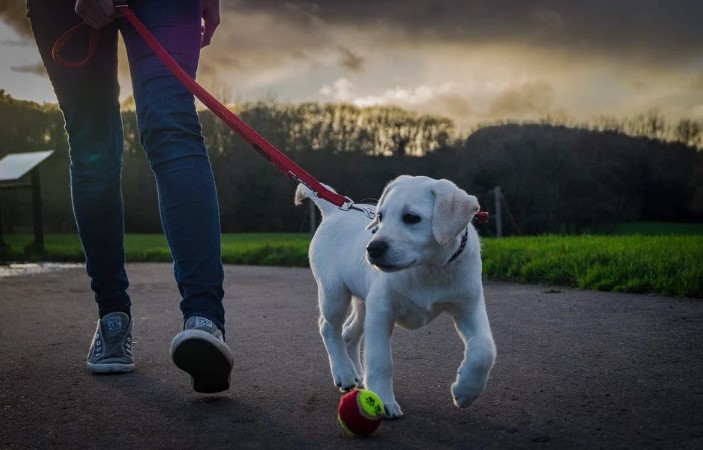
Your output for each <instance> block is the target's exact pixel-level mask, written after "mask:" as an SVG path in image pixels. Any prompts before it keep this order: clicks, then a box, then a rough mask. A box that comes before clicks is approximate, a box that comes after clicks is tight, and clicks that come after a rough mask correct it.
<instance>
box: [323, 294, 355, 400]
mask: <svg viewBox="0 0 703 450" xmlns="http://www.w3.org/2000/svg"><path fill="white" fill-rule="evenodd" d="M318 300H319V303H320V321H319V325H320V336H322V342H323V343H324V344H325V349H326V350H327V355H328V356H329V360H330V369H331V371H332V378H333V381H334V384H335V386H337V387H338V388H339V389H340V390H342V391H348V390H351V389H353V388H355V387H357V386H358V385H359V384H360V382H361V377H360V376H359V373H358V372H357V371H356V369H355V367H354V362H353V361H352V359H351V358H350V357H349V354H348V353H347V348H346V345H345V344H344V338H343V337H342V328H343V325H344V319H345V317H346V315H347V310H348V309H349V302H350V300H351V294H350V293H349V291H347V290H346V289H345V288H343V287H336V288H330V287H327V286H323V285H322V283H318Z"/></svg>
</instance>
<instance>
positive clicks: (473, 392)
mask: <svg viewBox="0 0 703 450" xmlns="http://www.w3.org/2000/svg"><path fill="white" fill-rule="evenodd" d="M479 394H481V390H480V389H479V390H477V389H474V388H472V387H471V386H466V385H462V384H461V383H459V382H458V381H455V382H454V384H452V398H453V399H454V404H455V405H456V406H457V407H459V408H467V407H469V406H471V404H472V403H473V402H475V401H476V399H477V398H478V396H479Z"/></svg>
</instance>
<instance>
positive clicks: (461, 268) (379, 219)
mask: <svg viewBox="0 0 703 450" xmlns="http://www.w3.org/2000/svg"><path fill="white" fill-rule="evenodd" d="M305 197H309V198H311V199H312V200H313V201H314V202H315V203H316V204H317V205H318V207H319V208H320V210H321V211H322V217H323V220H322V223H321V224H320V227H319V228H318V230H317V232H316V233H315V236H314V238H313V240H312V242H311V244H310V252H309V256H310V266H311V268H312V272H313V275H314V276H315V279H316V280H317V286H318V299H319V306H320V320H319V325H320V334H321V335H322V339H323V341H324V344H325V348H326V349H327V353H328V355H329V361H330V367H331V370H332V377H333V380H334V384H335V385H337V386H338V387H339V388H340V389H342V390H349V389H352V388H354V387H356V386H361V385H365V386H366V387H367V388H368V389H370V390H372V391H374V392H376V393H377V394H378V395H379V396H380V397H381V399H382V400H383V403H384V404H385V407H386V415H387V417H388V418H396V417H400V416H402V415H403V413H402V411H401V409H400V406H399V405H398V403H397V402H396V399H395V395H394V393H393V374H392V372H393V360H392V356H391V333H392V332H393V327H394V324H396V323H397V324H399V325H401V326H403V327H405V328H409V329H416V328H419V327H421V326H423V325H425V324H427V323H429V322H430V321H432V320H433V319H434V318H435V317H437V315H439V314H440V313H441V312H447V313H449V314H451V315H452V317H453V319H454V324H455V327H456V330H457V332H458V333H459V336H460V337H461V339H462V340H463V342H464V344H465V351H464V359H463V361H462V362H461V365H460V366H459V369H458V371H457V377H456V381H454V383H453V384H452V387H451V392H452V396H453V399H454V403H455V404H456V405H457V406H458V407H467V406H469V405H470V404H471V403H472V402H473V401H474V400H476V398H478V396H479V394H480V393H481V392H482V391H483V389H484V387H485V386H486V382H487V381H488V376H489V373H490V370H491V368H492V367H493V362H494V360H495V355H496V349H495V344H494V342H493V336H492V333H491V328H490V325H489V323H488V316H487V314H486V307H485V303H484V298H483V285H482V283H481V254H480V243H479V238H478V234H477V233H476V230H475V229H474V227H473V225H471V219H472V218H473V216H474V215H475V214H476V212H478V210H479V207H478V201H477V199H476V197H473V196H470V195H468V194H467V193H466V192H464V191H463V190H461V189H459V188H458V187H456V185H454V184H453V183H451V182H450V181H447V180H434V179H432V178H428V177H410V176H401V177H398V178H397V179H395V180H394V181H392V182H391V183H389V184H388V186H386V188H385V189H384V192H383V195H382V196H381V199H380V201H379V204H378V207H377V214H376V218H375V219H374V220H373V221H370V220H369V219H368V218H367V217H366V216H365V215H364V214H362V213H361V212H358V211H341V210H339V209H337V208H335V207H334V206H332V205H330V204H328V203H327V202H325V201H324V200H321V199H319V198H317V197H315V196H313V195H312V193H311V192H310V190H309V189H307V188H306V187H304V186H302V185H301V186H299V187H298V190H297V192H296V203H298V204H299V203H300V202H301V201H302V199H303V198H305ZM365 206H367V205H365ZM379 213H380V214H379ZM407 214H411V215H410V216H407ZM404 215H406V217H405V218H406V220H405V221H404V220H403V217H404ZM415 216H418V217H419V218H420V221H419V222H417V223H414V224H409V223H406V222H408V221H412V220H413V219H415V218H416V217H415ZM408 219H410V220H408ZM467 227H468V241H467V243H466V247H465V249H464V251H463V252H462V253H461V254H460V255H459V257H458V258H456V259H455V260H454V261H452V262H449V263H447V262H448V261H449V260H450V258H451V257H452V255H453V254H454V253H455V252H456V251H457V250H458V248H459V246H460V243H461V237H462V235H463V233H464V231H465V230H466V229H467ZM379 245H380V246H386V245H387V249H386V251H385V252H384V253H383V254H382V255H374V256H375V257H374V256H371V255H369V252H368V251H367V247H368V246H370V247H369V248H372V247H374V246H377V247H378V246H379ZM350 304H351V305H352V309H351V314H350V315H349V316H348V317H347V312H348V311H349V305H350ZM362 336H363V343H364V356H365V358H364V364H363V365H362V362H361V341H362ZM364 368H365V369H366V371H365V373H364V372H363V369H364ZM362 373H363V375H364V378H363V381H362V378H361V375H362Z"/></svg>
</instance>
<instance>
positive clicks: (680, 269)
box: [483, 235, 703, 298]
mask: <svg viewBox="0 0 703 450" xmlns="http://www.w3.org/2000/svg"><path fill="white" fill-rule="evenodd" d="M483 253H484V263H483V264H484V265H483V270H484V273H485V274H486V276H488V277H489V278H495V279H504V280H511V281H521V282H527V283H551V284H558V285H564V286H575V287H579V288H581V289H591V290H600V291H614V292H659V293H662V294H666V295H673V296H688V297H699V298H701V297H703V236H642V235H635V236H538V237H516V238H506V239H484V240H483Z"/></svg>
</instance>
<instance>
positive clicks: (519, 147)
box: [0, 93, 703, 234]
mask: <svg viewBox="0 0 703 450" xmlns="http://www.w3.org/2000/svg"><path fill="white" fill-rule="evenodd" d="M0 94H1V95H0V156H2V155H4V154H6V153H13V152H24V151H37V150H46V149H54V150H55V154H54V155H53V156H52V157H51V158H49V160H47V161H46V162H45V163H44V164H43V165H42V166H41V169H40V170H41V178H42V195H43V206H44V208H43V209H44V216H45V219H44V222H45V225H46V228H47V229H48V230H49V231H73V230H74V224H73V216H72V211H71V206H70V188H69V175H68V149H67V142H66V135H65V131H64V129H63V118H62V116H61V113H60V111H58V109H57V107H56V105H38V104H36V103H32V102H25V101H18V100H15V99H12V98H10V97H9V96H7V95H5V94H4V93H0ZM235 112H237V113H238V114H239V115H240V117H241V118H242V119H243V120H244V121H245V122H247V123H248V124H250V125H251V126H252V127H253V128H254V129H256V130H257V131H258V132H259V133H260V134H262V135H263V136H265V137H266V138H267V139H268V140H269V141H271V142H272V143H273V144H274V145H275V146H277V147H278V148H280V149H281V150H283V151H284V152H285V153H286V154H288V155H289V156H290V157H292V158H293V159H294V160H295V161H296V162H297V163H298V164H300V165H301V166H303V167H304V168H305V169H306V170H308V171H309V172H310V173H311V174H312V175H313V176H315V177H317V178H318V179H319V180H320V181H322V182H324V183H326V184H329V185H332V186H333V187H335V189H337V190H338V191H339V192H341V193H343V194H344V195H348V196H349V197H351V198H353V199H355V200H357V201H362V200H364V199H369V198H370V199H373V198H375V197H378V196H380V193H381V191H382V189H383V187H384V185H385V184H386V183H387V182H388V181H390V180H391V179H393V178H394V177H396V176H397V175H400V174H413V175H428V176H432V177H435V178H448V179H451V180H453V181H455V182H456V183H457V184H458V185H459V186H460V187H462V188H463V189H465V190H466V191H468V192H470V193H472V194H475V195H477V196H478V197H479V200H480V201H481V204H482V205H483V208H484V209H486V210H489V211H491V210H492V209H493V201H494V199H493V197H492V190H493V188H494V187H495V186H501V188H502V191H503V193H504V195H505V199H506V202H507V206H508V207H509V212H510V216H509V218H510V219H511V220H510V222H508V221H507V220H508V218H506V223H505V225H504V230H507V231H508V232H512V233H517V232H518V231H519V232H520V233H523V234H533V233H554V232H557V233H560V232H562V233H563V232H566V233H579V232H588V231H594V230H604V229H605V230H607V228H608V227H609V226H612V225H613V224H615V223H618V222H622V221H636V220H660V221H696V220H701V219H702V218H703V153H701V152H700V151H697V150H696V149H695V148H693V147H691V146H688V145H685V144H683V143H678V142H665V141H662V140H660V139H654V138H650V137H632V136H628V135H627V134H625V133H624V132H622V131H614V130H606V131H597V130H592V129H585V128H576V127H570V126H564V125H555V124H502V125H493V126H485V127H481V128H479V129H477V130H475V131H474V132H472V133H471V134H469V135H468V136H465V137H462V136H461V135H460V133H459V132H458V131H457V130H456V129H455V128H454V125H453V123H452V122H451V121H450V120H449V119H446V118H442V117H434V116H427V115H421V114H416V113H412V112H409V111H405V110H402V109H398V108H392V107H388V108H384V107H375V108H357V107H354V106H351V105H333V104H300V105H281V104H274V103H266V102H260V103H254V104H249V105H240V106H238V107H236V109H235ZM200 119H201V123H202V127H203V134H204V136H205V138H206V144H207V146H208V152H209V156H210V159H211V161H212V165H213V171H214V173H215V178H216V180H217V186H218V195H219V197H220V206H221V217H222V229H223V231H225V232H247V231H270V232H282V231H293V232H295V231H302V230H306V229H307V227H308V225H307V224H306V220H307V217H308V215H307V211H306V210H305V208H300V207H295V206H294V205H293V202H292V198H293V193H294V191H295V184H294V183H293V182H291V181H290V180H289V179H287V178H286V177H284V176H282V175H281V174H280V173H279V172H278V171H277V170H276V169H275V168H273V167H272V166H271V165H270V164H269V163H268V162H267V161H266V160H264V159H263V158H261V157H260V156H259V155H258V153H256V152H255V151H253V150H252V149H251V148H250V147H249V146H248V144H246V143H245V142H244V141H242V140H241V139H240V138H239V137H238V136H236V135H235V134H234V133H233V132H232V131H230V130H229V129H228V128H227V127H226V126H225V125H224V124H222V123H221V122H220V121H219V119H217V118H216V117H215V116H213V115H212V114H211V113H210V112H208V111H202V112H200ZM123 123H124V129H125V155H124V170H123V195H124V199H125V222H126V223H125V225H126V229H127V231H128V232H160V230H161V228H160V222H159V214H158V206H157V201H156V188H155V183H154V178H153V174H152V172H151V170H150V168H149V165H148V162H147V160H146V156H145V155H144V152H143V150H142V148H141V145H140V144H139V138H138V131H137V125H136V118H135V114H134V112H133V111H124V112H123ZM3 216H4V217H5V221H4V223H5V225H6V227H9V228H10V229H9V230H6V232H8V231H9V232H11V231H13V230H22V229H26V228H27V227H28V226H29V225H30V223H31V208H30V198H29V193H28V192H23V191H5V192H4V202H3Z"/></svg>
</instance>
